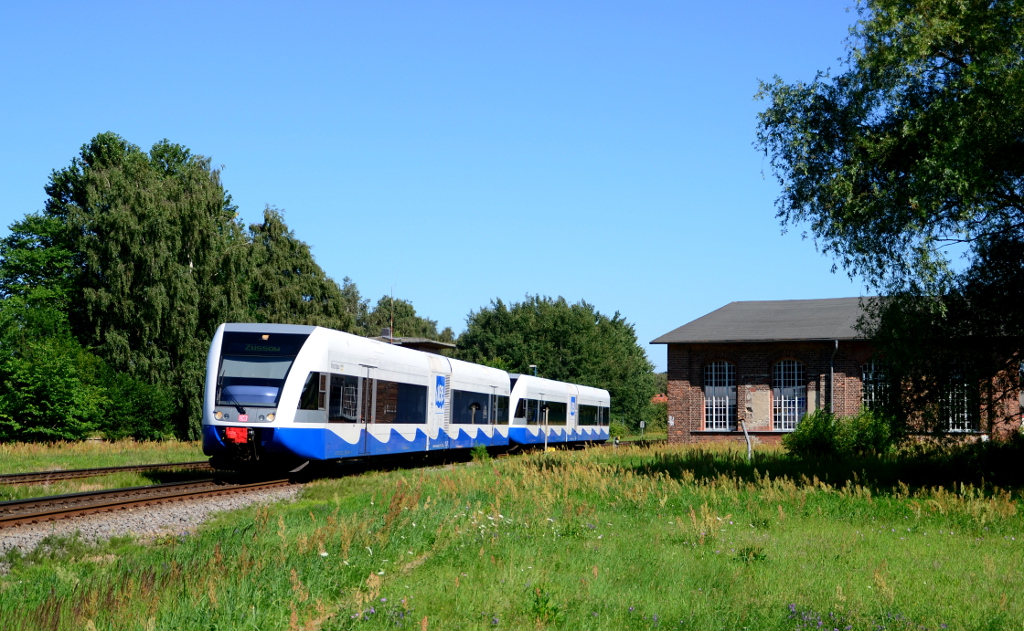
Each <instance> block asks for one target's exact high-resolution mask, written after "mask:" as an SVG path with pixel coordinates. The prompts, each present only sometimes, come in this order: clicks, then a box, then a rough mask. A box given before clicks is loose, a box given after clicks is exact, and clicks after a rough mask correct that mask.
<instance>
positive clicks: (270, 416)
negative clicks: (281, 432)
mask: <svg viewBox="0 0 1024 631" xmlns="http://www.w3.org/2000/svg"><path fill="white" fill-rule="evenodd" d="M267 420H268V421H270V422H271V423H273V422H274V415H273V414H267Z"/></svg>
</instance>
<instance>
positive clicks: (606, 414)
mask: <svg viewBox="0 0 1024 631" xmlns="http://www.w3.org/2000/svg"><path fill="white" fill-rule="evenodd" d="M600 410H601V417H600V418H599V419H598V425H608V424H609V423H610V422H611V419H612V411H611V410H610V409H609V408H604V407H603V408H600Z"/></svg>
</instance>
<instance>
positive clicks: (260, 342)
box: [217, 331, 309, 406]
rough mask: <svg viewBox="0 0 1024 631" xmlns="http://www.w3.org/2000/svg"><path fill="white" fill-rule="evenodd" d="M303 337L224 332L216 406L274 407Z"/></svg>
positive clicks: (300, 335)
mask: <svg viewBox="0 0 1024 631" xmlns="http://www.w3.org/2000/svg"><path fill="white" fill-rule="evenodd" d="M307 337H309V335H304V334H295V333H241V332H237V331H226V332H225V333H224V340H223V342H222V344H221V356H220V370H219V372H218V374H217V405H257V406H276V405H277V401H278V399H279V398H280V396H281V388H282V387H284V380H285V378H286V377H287V376H288V371H289V370H290V369H291V367H292V362H294V361H295V356H296V355H298V354H299V349H301V348H302V345H303V344H304V343H305V341H306V338H307Z"/></svg>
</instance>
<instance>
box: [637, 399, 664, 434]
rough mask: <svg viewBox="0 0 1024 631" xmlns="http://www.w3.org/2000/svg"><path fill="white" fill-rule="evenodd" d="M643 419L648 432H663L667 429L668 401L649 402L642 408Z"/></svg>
mask: <svg viewBox="0 0 1024 631" xmlns="http://www.w3.org/2000/svg"><path fill="white" fill-rule="evenodd" d="M643 419H644V421H645V423H646V430H647V431H649V432H652V431H655V432H664V431H666V430H667V429H668V403H649V404H647V407H646V408H644V414H643Z"/></svg>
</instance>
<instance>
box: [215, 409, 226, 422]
mask: <svg viewBox="0 0 1024 631" xmlns="http://www.w3.org/2000/svg"><path fill="white" fill-rule="evenodd" d="M223 417H224V413H223V412H220V411H217V412H214V413H213V418H215V419H217V420H218V421H219V420H220V419H221V418H223Z"/></svg>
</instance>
